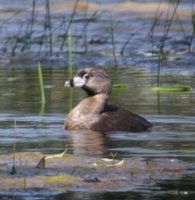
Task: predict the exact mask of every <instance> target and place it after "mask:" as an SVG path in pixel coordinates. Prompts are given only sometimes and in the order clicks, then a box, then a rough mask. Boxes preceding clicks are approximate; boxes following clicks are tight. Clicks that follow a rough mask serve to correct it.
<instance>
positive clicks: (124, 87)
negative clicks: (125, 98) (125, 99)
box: [112, 83, 129, 90]
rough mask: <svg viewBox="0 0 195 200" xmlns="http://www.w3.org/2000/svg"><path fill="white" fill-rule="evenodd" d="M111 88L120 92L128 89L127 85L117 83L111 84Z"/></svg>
mask: <svg viewBox="0 0 195 200" xmlns="http://www.w3.org/2000/svg"><path fill="white" fill-rule="evenodd" d="M112 88H113V89H120V90H124V89H125V90H126V89H128V88H129V85H128V84H122V83H118V84H113V85H112Z"/></svg>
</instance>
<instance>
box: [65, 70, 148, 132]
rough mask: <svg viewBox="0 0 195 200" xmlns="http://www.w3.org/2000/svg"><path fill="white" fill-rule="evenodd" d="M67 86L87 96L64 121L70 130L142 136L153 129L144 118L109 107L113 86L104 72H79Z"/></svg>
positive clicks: (112, 106) (118, 108) (115, 107)
mask: <svg viewBox="0 0 195 200" xmlns="http://www.w3.org/2000/svg"><path fill="white" fill-rule="evenodd" d="M65 86H66V87H80V88H82V89H83V90H84V91H85V92H86V93H87V94H88V97H87V98H85V99H84V100H82V101H81V102H80V103H79V104H78V105H77V106H76V107H75V108H73V110H72V111H71V112H70V113H69V114H68V116H67V118H66V120H65V128H66V129H68V130H94V131H104V132H105V131H129V132H140V131H146V130H147V129H148V128H150V127H151V124H150V123H149V122H148V121H147V120H146V119H144V118H143V117H141V116H139V115H137V114H134V113H132V112H129V111H128V110H125V109H123V108H120V107H117V106H114V105H109V104H108V100H109V97H110V94H111V90H112V83H111V80H110V78H109V76H108V74H107V73H106V71H105V70H104V69H102V68H84V69H80V70H79V71H78V72H77V73H76V75H75V76H74V77H73V78H72V79H71V80H69V81H66V83H65Z"/></svg>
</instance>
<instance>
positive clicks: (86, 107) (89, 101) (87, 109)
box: [78, 94, 109, 114]
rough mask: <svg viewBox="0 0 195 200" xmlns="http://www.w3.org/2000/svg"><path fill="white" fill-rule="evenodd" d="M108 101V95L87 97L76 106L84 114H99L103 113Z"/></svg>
mask: <svg viewBox="0 0 195 200" xmlns="http://www.w3.org/2000/svg"><path fill="white" fill-rule="evenodd" d="M108 100H109V95H108V94H96V95H94V96H88V97H87V98H85V99H84V100H82V101H81V102H80V104H79V105H78V106H79V107H80V109H81V110H82V113H85V114H89V113H90V114H100V113H102V112H103V110H104V108H105V106H106V105H107V103H108Z"/></svg>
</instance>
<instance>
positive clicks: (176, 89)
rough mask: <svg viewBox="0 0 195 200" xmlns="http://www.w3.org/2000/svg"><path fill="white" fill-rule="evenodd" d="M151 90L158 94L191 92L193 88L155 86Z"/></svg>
mask: <svg viewBox="0 0 195 200" xmlns="http://www.w3.org/2000/svg"><path fill="white" fill-rule="evenodd" d="M151 90H152V91H158V92H190V91H192V87H190V86H182V85H171V86H155V87H151Z"/></svg>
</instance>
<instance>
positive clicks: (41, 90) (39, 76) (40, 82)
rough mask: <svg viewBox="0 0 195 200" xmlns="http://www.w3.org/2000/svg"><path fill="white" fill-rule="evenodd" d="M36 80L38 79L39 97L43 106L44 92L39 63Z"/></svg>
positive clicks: (39, 64)
mask: <svg viewBox="0 0 195 200" xmlns="http://www.w3.org/2000/svg"><path fill="white" fill-rule="evenodd" d="M38 78H39V85H40V95H41V105H44V104H45V102H46V101H45V91H44V84H43V75H42V66H41V63H40V62H39V63H38Z"/></svg>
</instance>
